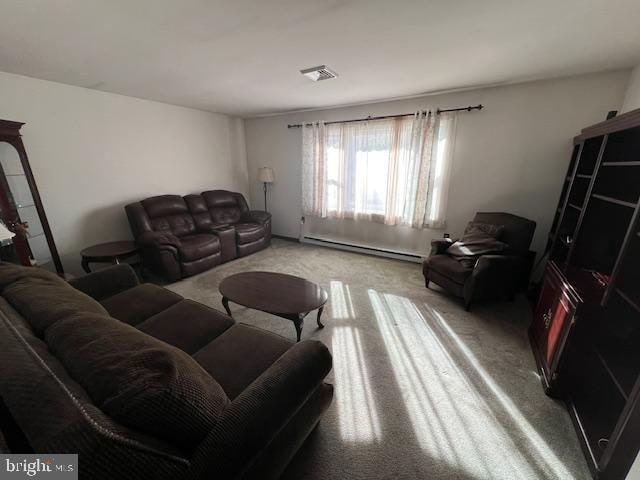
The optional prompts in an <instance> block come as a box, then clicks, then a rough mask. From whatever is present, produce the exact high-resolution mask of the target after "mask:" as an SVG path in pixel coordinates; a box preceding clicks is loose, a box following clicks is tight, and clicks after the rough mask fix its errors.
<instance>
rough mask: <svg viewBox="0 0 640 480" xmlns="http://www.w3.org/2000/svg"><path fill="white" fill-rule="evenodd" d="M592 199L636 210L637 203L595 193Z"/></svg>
mask: <svg viewBox="0 0 640 480" xmlns="http://www.w3.org/2000/svg"><path fill="white" fill-rule="evenodd" d="M592 197H593V198H597V199H598V200H602V201H603V202H609V203H615V204H616V205H622V206H623V207H629V208H636V204H635V203H631V202H625V201H624V200H618V199H617V198H613V197H607V196H605V195H600V194H597V193H594V194H593V195H592Z"/></svg>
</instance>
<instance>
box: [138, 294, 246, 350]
mask: <svg viewBox="0 0 640 480" xmlns="http://www.w3.org/2000/svg"><path fill="white" fill-rule="evenodd" d="M233 324H234V321H233V319H232V318H231V317H229V316H228V315H225V314H224V313H222V312H219V311H217V310H214V309H213V308H209V307H207V306H206V305H203V304H201V303H197V302H194V301H193V300H182V301H180V302H178V303H176V304H174V305H173V306H171V307H169V308H167V309H166V310H164V311H162V312H160V313H158V314H156V315H154V316H153V317H151V318H148V319H147V320H145V321H144V322H142V323H141V324H139V325H137V326H136V328H138V329H139V330H141V331H143V332H145V333H147V334H149V335H151V336H152V337H155V338H157V339H159V340H162V341H163V342H167V343H168V344H169V345H173V346H174V347H177V348H179V349H180V350H183V351H185V352H186V353H188V354H189V355H191V354H193V353H194V352H197V351H198V350H200V349H201V348H202V347H203V346H205V345H206V344H207V343H209V342H210V341H211V340H213V339H214V338H216V337H217V336H219V335H220V334H221V333H222V332H224V331H225V330H227V329H228V328H229V327H231V326H232V325H233Z"/></svg>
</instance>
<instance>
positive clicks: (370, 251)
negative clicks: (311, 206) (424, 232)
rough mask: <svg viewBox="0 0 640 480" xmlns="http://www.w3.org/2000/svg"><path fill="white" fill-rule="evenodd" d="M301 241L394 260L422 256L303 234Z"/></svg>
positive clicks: (415, 260)
mask: <svg viewBox="0 0 640 480" xmlns="http://www.w3.org/2000/svg"><path fill="white" fill-rule="evenodd" d="M300 242H302V243H308V244H312V245H320V246H323V247H329V248H335V249H337V250H346V251H348V252H356V253H363V254H365V255H376V256H378V257H385V258H394V259H396V260H405V261H407V262H414V263H422V260H423V258H424V257H422V256H421V255H418V254H414V253H407V252H397V251H393V250H387V249H383V248H375V247H370V246H365V245H358V244H355V243H347V242H340V241H338V240H329V239H326V238H320V237H312V236H304V237H302V238H301V239H300Z"/></svg>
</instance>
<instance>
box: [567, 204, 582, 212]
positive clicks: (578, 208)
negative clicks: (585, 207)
mask: <svg viewBox="0 0 640 480" xmlns="http://www.w3.org/2000/svg"><path fill="white" fill-rule="evenodd" d="M569 206H570V207H571V208H574V209H576V210H577V211H579V212H581V211H582V207H579V206H577V205H574V204H573V203H570V204H569Z"/></svg>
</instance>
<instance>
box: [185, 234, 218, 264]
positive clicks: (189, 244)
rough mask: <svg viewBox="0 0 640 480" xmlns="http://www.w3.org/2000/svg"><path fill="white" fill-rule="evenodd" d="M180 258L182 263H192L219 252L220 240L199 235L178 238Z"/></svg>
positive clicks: (207, 235) (211, 236)
mask: <svg viewBox="0 0 640 480" xmlns="http://www.w3.org/2000/svg"><path fill="white" fill-rule="evenodd" d="M180 243H181V245H180V247H178V251H179V252H180V257H181V259H182V261H184V262H193V261H194V260H200V259H201V258H205V257H210V256H211V255H215V254H216V253H218V252H220V239H219V238H218V236H217V235H214V234H206V233H199V234H195V235H188V236H186V237H181V238H180Z"/></svg>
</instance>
